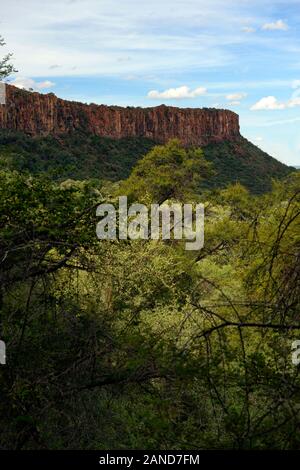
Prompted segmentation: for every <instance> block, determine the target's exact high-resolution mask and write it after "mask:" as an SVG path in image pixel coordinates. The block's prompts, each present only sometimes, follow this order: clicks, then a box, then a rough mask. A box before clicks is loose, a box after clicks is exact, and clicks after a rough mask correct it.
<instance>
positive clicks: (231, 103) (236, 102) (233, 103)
mask: <svg viewBox="0 0 300 470" xmlns="http://www.w3.org/2000/svg"><path fill="white" fill-rule="evenodd" d="M228 104H230V106H238V105H240V104H241V102H240V101H230V102H229V103H228Z"/></svg>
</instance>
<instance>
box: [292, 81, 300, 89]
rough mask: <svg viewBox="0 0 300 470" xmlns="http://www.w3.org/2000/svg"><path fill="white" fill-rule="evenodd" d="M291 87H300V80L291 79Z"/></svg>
mask: <svg viewBox="0 0 300 470" xmlns="http://www.w3.org/2000/svg"><path fill="white" fill-rule="evenodd" d="M292 88H294V89H296V88H300V80H293V83H292Z"/></svg>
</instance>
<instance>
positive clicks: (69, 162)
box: [0, 130, 292, 193]
mask: <svg viewBox="0 0 300 470" xmlns="http://www.w3.org/2000/svg"><path fill="white" fill-rule="evenodd" d="M154 145H155V142H154V141H153V140H150V139H146V138H142V137H140V138H139V137H133V138H123V139H112V138H108V137H99V136H95V135H92V134H86V133H82V132H73V133H71V134H66V135H61V136H59V137H54V136H46V137H30V136H28V135H25V134H23V133H20V132H19V133H17V132H12V131H5V130H2V131H0V166H2V167H4V168H7V167H9V168H11V169H16V170H19V171H29V172H30V173H33V174H40V173H47V174H48V175H49V176H50V177H51V178H53V179H56V180H64V179H68V178H73V179H88V178H100V179H108V180H112V181H117V180H120V179H124V178H127V177H128V175H129V174H130V171H131V168H132V167H133V166H134V164H135V163H136V162H137V160H138V159H140V158H141V157H142V156H143V155H145V154H146V153H147V152H148V151H149V150H150V149H151V148H152V147H153V146H154ZM203 149H204V153H205V157H206V158H207V160H209V161H211V162H212V163H213V166H214V169H215V175H214V176H213V177H211V178H210V179H209V180H206V181H204V182H203V187H205V188H214V187H223V186H226V185H227V184H228V183H232V182H236V181H239V182H241V183H242V184H243V185H245V186H246V187H247V188H248V189H249V190H250V191H251V192H253V193H262V192H265V191H268V190H269V189H270V187H271V179H272V178H281V177H284V176H286V175H287V174H288V173H289V172H290V171H291V170H292V168H290V167H287V166H286V165H284V164H282V163H280V162H278V161H277V160H275V159H274V158H272V157H270V156H269V155H268V154H266V153H265V152H263V151H262V150H260V149H259V148H258V147H256V146H255V145H253V144H252V143H251V142H249V141H247V140H246V139H244V138H243V137H240V138H239V139H238V140H236V141H234V142H232V141H224V142H220V143H211V144H209V145H207V146H204V147H203Z"/></svg>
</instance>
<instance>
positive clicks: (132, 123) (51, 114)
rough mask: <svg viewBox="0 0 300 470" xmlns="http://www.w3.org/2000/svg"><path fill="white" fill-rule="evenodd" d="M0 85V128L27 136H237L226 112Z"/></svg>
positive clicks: (233, 117) (201, 141)
mask: <svg viewBox="0 0 300 470" xmlns="http://www.w3.org/2000/svg"><path fill="white" fill-rule="evenodd" d="M4 87H5V104H0V129H9V130H14V131H21V132H24V133H26V134H29V135H31V136H46V135H49V134H50V135H57V136H58V135H61V134H68V133H72V132H74V131H83V132H87V133H90V134H95V135H97V136H101V137H111V138H115V139H120V138H126V137H146V138H149V139H152V140H153V141H156V142H160V143H165V142H167V141H168V140H170V139H172V138H178V139H180V140H181V141H182V142H183V143H184V144H185V145H208V144H210V143H214V142H222V141H235V140H239V138H240V130H239V116H238V115H237V114H236V113H234V112H232V111H229V110H223V109H220V110H219V109H208V108H201V109H200V108H177V107H172V106H165V105H161V106H156V107H152V108H132V107H127V108H123V107H119V106H106V105H97V104H84V103H78V102H74V101H67V100H63V99H60V98H58V97H57V96H55V95H54V94H53V93H49V94H41V93H37V92H29V91H25V90H20V89H18V88H16V87H14V86H12V85H8V84H6V85H4Z"/></svg>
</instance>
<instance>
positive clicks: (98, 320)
mask: <svg viewBox="0 0 300 470" xmlns="http://www.w3.org/2000/svg"><path fill="white" fill-rule="evenodd" d="M197 159H198V161H199V165H198V166H197V165H196V169H195V168H194V165H195V160H197ZM199 168H200V170H201V171H200V170H199ZM154 169H155V170H154ZM191 169H192V171H190V170H191ZM197 169H198V170H197ZM197 171H199V172H198V174H195V172H197ZM207 171H209V165H208V164H206V163H205V160H204V157H203V154H202V152H201V151H200V150H196V149H194V150H190V151H186V150H184V149H182V148H181V146H180V144H179V143H178V142H176V141H173V142H171V143H169V144H168V145H167V146H166V147H163V148H162V147H158V148H155V149H154V150H152V151H151V152H150V153H149V154H148V155H147V156H146V157H145V158H144V159H143V160H141V161H140V163H139V164H138V165H137V166H136V168H135V169H134V170H133V172H132V174H131V176H130V177H129V178H128V180H127V181H126V182H123V183H121V187H120V185H119V184H116V183H108V182H105V183H104V182H103V183H101V185H100V183H99V182H97V181H95V180H94V181H75V180H67V181H64V182H55V181H53V180H52V179H50V178H47V177H46V176H32V175H30V174H28V173H26V172H25V173H22V172H20V171H19V172H17V171H15V170H13V169H11V168H10V169H9V168H7V167H6V168H5V169H3V170H2V171H1V172H0V281H1V282H0V286H1V302H0V328H1V330H0V338H1V339H3V340H5V342H6V345H7V364H6V365H5V366H0V393H1V400H0V419H1V429H0V446H1V447H2V448H5V449H120V448H121V449H136V448H144V449H203V448H218V449H227V448H239V449H254V448H257V449H266V448H275V449H296V448H299V445H300V433H299V411H300V409H299V399H300V392H299V391H300V380H299V367H297V366H295V365H293V364H292V362H291V343H292V341H293V340H294V339H300V331H299V330H300V326H299V313H300V312H299V298H300V295H299V294H300V291H299V290H300V287H299V278H300V270H299V266H300V263H299V257H300V251H299V248H300V231H299V215H300V198H299V195H300V184H299V182H300V181H299V174H298V173H294V174H291V175H290V176H288V177H287V178H286V179H285V180H284V181H281V182H274V184H273V190H272V192H270V193H267V194H265V195H263V196H254V195H251V194H250V193H249V192H248V190H247V189H245V188H244V187H243V186H242V185H240V184H239V183H238V184H234V185H230V186H228V187H227V188H225V189H215V190H213V191H206V192H205V193H202V194H201V195H199V192H198V189H197V184H198V183H199V181H200V179H201V181H202V180H203V179H205V177H206V176H205V175H206V172H207ZM160 182H161V185H160ZM172 182H173V185H172ZM195 183H196V185H195ZM125 188H126V191H127V194H128V195H130V196H131V198H132V200H139V197H140V196H141V197H143V196H146V194H145V193H146V192H147V195H150V196H151V197H153V198H156V199H157V200H160V201H161V200H162V199H163V198H166V199H170V198H172V199H176V200H177V199H178V200H181V199H182V198H184V197H185V194H188V197H189V198H192V197H193V191H195V194H194V198H195V200H199V197H200V196H201V197H202V198H204V197H205V199H203V200H202V202H204V203H205V212H206V219H205V246H204V248H203V249H202V250H200V251H198V252H196V251H195V252H192V251H190V252H188V251H185V250H184V243H183V242H181V241H178V240H176V241H175V240H169V241H159V240H153V241H147V240H136V241H126V240H123V241H122V240H120V241H99V240H97V238H96V235H95V227H96V223H97V219H96V217H95V213H96V211H95V207H96V205H97V204H98V203H100V202H103V201H106V200H114V198H116V197H117V195H118V194H119V193H120V190H123V189H125ZM166 188H167V191H165V189H166ZM183 189H184V191H185V193H184V194H183ZM147 197H148V196H147ZM147 197H145V198H144V200H147Z"/></svg>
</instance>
